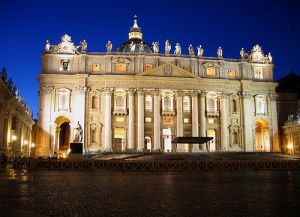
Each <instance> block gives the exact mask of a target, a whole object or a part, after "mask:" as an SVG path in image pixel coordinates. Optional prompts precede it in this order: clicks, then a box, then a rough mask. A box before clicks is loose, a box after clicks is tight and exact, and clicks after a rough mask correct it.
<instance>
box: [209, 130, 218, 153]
mask: <svg viewBox="0 0 300 217" xmlns="http://www.w3.org/2000/svg"><path fill="white" fill-rule="evenodd" d="M207 136H208V137H212V138H213V139H212V140H211V141H209V146H208V151H215V150H216V130H214V129H209V130H207Z"/></svg>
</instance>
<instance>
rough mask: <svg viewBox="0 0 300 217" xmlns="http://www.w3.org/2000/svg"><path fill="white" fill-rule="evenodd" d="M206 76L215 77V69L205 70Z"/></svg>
mask: <svg viewBox="0 0 300 217" xmlns="http://www.w3.org/2000/svg"><path fill="white" fill-rule="evenodd" d="M206 75H209V76H215V75H216V69H215V68H207V69H206Z"/></svg>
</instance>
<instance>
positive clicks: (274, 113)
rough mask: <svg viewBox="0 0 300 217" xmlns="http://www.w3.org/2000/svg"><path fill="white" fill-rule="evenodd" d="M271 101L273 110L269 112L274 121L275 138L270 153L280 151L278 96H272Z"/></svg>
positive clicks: (273, 133) (273, 134)
mask: <svg viewBox="0 0 300 217" xmlns="http://www.w3.org/2000/svg"><path fill="white" fill-rule="evenodd" d="M270 101H271V108H270V111H269V112H268V113H269V114H271V120H272V138H273V144H272V148H271V150H270V151H280V148H279V140H278V138H279V136H278V122H277V105H276V94H275V93H273V94H270Z"/></svg>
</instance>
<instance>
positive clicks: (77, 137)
mask: <svg viewBox="0 0 300 217" xmlns="http://www.w3.org/2000/svg"><path fill="white" fill-rule="evenodd" d="M75 130H76V132H75V137H74V141H73V142H82V135H83V130H82V127H81V125H80V123H79V121H78V122H77V127H76V128H75Z"/></svg>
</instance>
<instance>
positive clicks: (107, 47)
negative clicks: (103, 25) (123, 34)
mask: <svg viewBox="0 0 300 217" xmlns="http://www.w3.org/2000/svg"><path fill="white" fill-rule="evenodd" d="M111 50H112V43H111V41H108V42H107V44H106V52H111Z"/></svg>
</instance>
